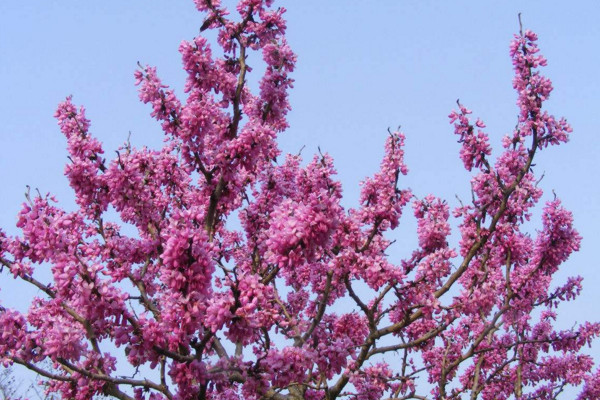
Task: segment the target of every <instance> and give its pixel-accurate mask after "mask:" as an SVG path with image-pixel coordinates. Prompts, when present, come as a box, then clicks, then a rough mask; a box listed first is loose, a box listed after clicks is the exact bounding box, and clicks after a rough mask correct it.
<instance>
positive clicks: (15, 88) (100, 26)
mask: <svg viewBox="0 0 600 400" xmlns="http://www.w3.org/2000/svg"><path fill="white" fill-rule="evenodd" d="M366 3H371V5H368V6H365V4H366ZM280 4H281V5H283V6H285V7H286V8H287V9H288V12H287V18H288V21H289V24H288V40H289V42H290V44H291V45H292V47H293V49H294V50H295V51H296V52H297V54H298V64H297V71H296V73H295V74H294V78H295V79H296V84H295V86H296V87H295V89H294V90H293V92H292V94H291V103H292V107H293V111H292V112H291V113H290V118H289V120H290V125H291V128H290V129H289V130H288V131H287V132H286V133H285V134H283V135H282V136H281V140H280V143H281V147H282V149H283V150H284V151H286V152H293V153H297V152H298V151H299V150H300V149H301V148H302V147H303V146H306V147H305V148H304V150H303V154H304V155H305V156H306V158H309V157H311V156H312V154H313V153H314V152H316V151H317V146H320V148H321V149H322V150H323V151H326V152H329V153H330V154H332V155H333V157H334V159H335V161H336V166H337V168H338V171H339V178H340V180H341V181H342V183H343V186H344V192H345V196H346V199H345V205H346V206H353V205H355V204H356V201H357V199H358V182H359V181H360V180H361V179H363V178H364V177H365V176H367V175H369V174H372V173H373V172H374V171H376V169H377V166H378V164H379V159H380V157H381V154H382V146H383V142H384V140H385V137H386V135H387V128H388V127H392V128H395V127H397V126H399V125H401V126H402V130H403V131H404V132H405V133H406V136H407V140H406V161H407V164H408V166H409V169H410V173H409V175H408V176H407V177H406V178H404V179H403V180H402V181H401V182H400V186H403V187H410V188H412V189H413V191H414V192H415V194H417V195H418V196H424V195H426V194H428V193H433V194H435V195H438V196H441V197H443V198H446V199H447V200H448V201H449V203H450V204H451V205H452V206H454V205H456V204H457V201H456V199H455V195H458V196H459V197H462V198H463V199H465V200H468V199H469V196H470V195H469V183H468V182H469V174H468V173H466V172H465V171H464V169H463V168H462V163H461V161H460V159H459V158H458V151H459V146H458V144H457V143H456V138H455V137H454V135H453V133H452V127H451V126H450V125H449V124H448V118H447V115H448V113H449V112H450V111H451V110H452V109H453V108H454V107H455V101H456V99H457V98H460V99H461V102H463V103H464V104H465V105H466V106H467V107H469V108H471V109H472V110H473V111H474V114H475V115H476V116H479V117H481V118H482V119H483V120H484V121H485V122H486V123H487V125H488V132H490V135H491V138H492V144H493V145H494V147H495V148H496V149H499V148H500V146H499V143H500V142H499V141H500V138H501V137H502V136H503V135H504V134H506V133H508V132H510V131H511V130H512V128H513V127H514V125H515V123H516V106H515V99H516V95H515V93H514V91H513V90H512V87H511V79H512V71H511V64H510V59H509V56H508V44H509V41H510V40H511V38H512V34H513V33H515V32H516V31H518V21H517V14H518V13H519V12H521V13H522V15H523V17H522V18H523V22H524V25H525V27H526V28H530V29H532V30H534V31H535V32H537V33H538V34H539V37H540V41H539V44H540V47H541V49H542V53H543V54H544V55H545V56H546V57H547V58H548V60H549V66H548V67H547V68H546V69H545V71H544V73H545V74H546V75H547V76H549V77H550V78H551V79H552V81H553V83H554V87H555V91H554V92H553V94H552V98H551V100H550V101H549V102H548V103H547V107H548V109H549V110H550V111H551V112H553V113H555V114H556V115H557V116H565V117H567V119H568V120H569V122H570V123H571V124H572V126H573V128H574V133H573V135H572V140H571V141H570V142H569V143H568V144H567V145H565V146H560V147H557V148H551V149H549V150H547V151H544V152H543V153H542V155H541V157H539V158H538V160H537V163H536V164H537V165H536V166H535V169H536V172H537V174H538V175H540V174H541V173H545V177H544V179H543V180H542V183H541V187H542V188H543V189H544V190H545V197H544V200H545V199H548V198H550V197H551V196H552V190H554V191H555V192H556V193H557V195H558V196H559V197H560V198H562V199H563V202H564V204H565V205H566V207H568V208H569V209H571V210H572V211H573V213H574V216H575V221H576V226H577V228H578V229H579V231H580V233H581V234H582V235H583V237H584V241H583V245H582V249H581V251H580V252H579V253H577V254H576V255H574V256H573V257H572V258H571V259H570V260H569V261H568V263H566V264H565V265H564V267H563V270H562V271H561V272H560V273H559V274H558V276H557V279H559V280H564V279H565V278H566V277H567V276H569V275H582V276H584V278H585V280H584V294H583V295H582V296H581V297H580V299H579V300H578V301H577V302H576V303H574V304H573V305H567V306H566V307H563V309H562V310H563V312H562V314H561V324H563V325H564V326H567V327H568V326H571V325H572V324H573V323H574V322H575V321H580V322H581V321H583V320H585V319H590V320H600V313H598V311H597V307H596V304H598V303H599V302H600V291H598V290H597V287H598V286H599V285H600V275H598V273H597V270H598V264H599V262H598V261H597V260H598V257H597V251H598V249H600V234H599V232H598V231H599V227H600V211H599V208H598V203H599V201H600V185H599V183H600V182H599V180H600V179H599V177H600V166H599V164H598V162H597V161H596V160H597V155H598V154H600V141H599V140H598V139H597V134H598V132H597V131H598V127H600V113H599V112H598V109H599V107H600V97H599V93H600V87H599V86H600V83H599V82H600V80H599V79H598V66H599V65H600V55H599V52H598V43H600V24H598V21H599V20H600V7H599V6H598V3H597V2H596V1H593V0H590V1H578V2H563V1H527V2H522V1H486V2H475V1H472V2H467V1H453V2H450V1H391V0H385V1H378V2H364V1H362V2H359V1H354V0H348V1H333V0H329V1H316V0H303V1H292V0H287V1H281V2H280ZM201 23H202V16H201V15H200V14H198V13H197V12H195V10H194V7H193V5H192V2H191V0H190V1H188V0H172V1H162V2H159V1H157V0H151V1H144V2H142V1H139V0H131V1H127V2H123V1H116V0H106V1H102V2H87V1H79V2H77V1H74V0H62V1H56V0H47V1H46V0H45V1H41V0H38V1H26V2H25V1H17V0H3V1H1V2H0V88H1V90H2V92H1V95H0V109H2V110H3V117H2V123H1V124H0V179H1V182H2V189H1V191H0V194H1V195H0V226H1V227H2V228H3V229H5V230H6V231H7V232H9V233H16V231H15V229H14V223H15V221H16V219H15V216H16V214H17V212H18V210H19V208H20V204H21V203H22V202H23V200H24V197H23V193H24V192H25V185H30V186H31V187H32V188H39V190H40V191H41V192H42V193H46V192H51V193H53V194H55V195H56V196H57V198H58V199H59V201H60V203H61V204H63V205H64V206H65V207H66V208H73V205H74V201H73V195H72V192H71V191H70V189H69V188H68V184H67V181H66V179H65V178H64V176H63V173H62V172H63V167H64V164H65V162H66V161H67V160H66V151H65V140H64V138H63V136H62V135H61V133H60V132H59V130H58V128H57V126H56V122H55V121H54V119H53V118H52V115H53V113H54V110H55V108H56V105H57V104H58V103H59V102H60V101H61V100H62V99H64V97H65V96H67V95H69V94H72V95H73V96H74V97H73V99H74V102H75V103H76V104H83V105H85V106H86V108H87V115H88V117H89V118H90V119H91V121H92V132H93V134H94V135H96V136H97V137H98V138H100V140H101V141H102V142H103V143H104V148H105V150H106V153H107V156H108V157H112V155H113V154H114V150H115V149H116V148H117V147H119V146H120V145H121V144H122V143H123V142H124V141H125V140H126V139H127V136H128V133H129V132H131V134H132V135H131V142H132V144H133V145H135V146H142V145H144V144H147V145H149V146H151V147H157V146H159V145H160V143H161V140H162V137H161V132H160V129H159V126H158V124H157V123H156V122H155V121H153V120H151V118H150V117H149V116H148V114H149V112H150V110H149V108H148V107H146V106H144V105H143V104H141V103H139V101H138V100H137V91H136V88H135V87H134V86H133V82H134V79H133V71H134V70H135V68H136V63H137V62H138V61H140V62H141V63H142V64H151V65H155V66H157V68H158V73H159V75H160V76H161V78H162V79H163V81H164V82H165V83H167V84H170V85H172V86H173V87H175V88H176V90H177V92H178V93H181V92H182V91H181V88H182V87H183V80H184V73H183V71H182V70H181V68H180V65H181V63H180V58H179V53H178V51H177V48H178V46H179V43H180V42H181V41H182V40H184V39H191V38H192V37H193V36H194V35H196V34H197V33H198V27H199V26H200V25H201ZM538 225H539V224H538V222H535V221H534V222H533V223H532V225H531V229H532V230H533V229H535V227H536V226H538ZM414 231H415V226H414V224H413V223H412V222H411V219H410V218H408V219H407V223H406V224H405V226H404V227H403V228H401V229H400V231H399V232H398V233H397V234H396V236H397V239H398V242H399V245H398V249H397V250H396V251H397V252H394V253H392V255H393V256H397V257H401V256H402V255H405V254H407V252H409V251H410V250H411V246H413V245H414V244H415V239H414ZM398 261H399V259H398ZM0 285H1V288H2V291H0V299H2V301H4V302H5V304H6V303H10V305H13V303H14V305H16V306H19V305H21V306H24V304H25V301H26V299H27V296H28V294H27V292H21V291H20V290H15V289H16V288H13V287H11V281H8V280H6V279H0ZM596 353H597V354H600V352H596Z"/></svg>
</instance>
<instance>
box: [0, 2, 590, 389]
mask: <svg viewBox="0 0 600 400" xmlns="http://www.w3.org/2000/svg"><path fill="white" fill-rule="evenodd" d="M271 3H272V0H241V1H240V2H239V4H238V6H237V12H238V13H239V17H236V18H231V17H230V16H229V13H228V11H227V10H226V9H225V8H224V7H223V6H221V5H220V2H219V1H217V0H212V1H211V0H196V6H197V8H198V9H199V10H200V11H201V12H204V13H205V14H206V18H205V22H204V24H203V25H202V27H201V31H204V30H206V29H215V30H217V32H218V44H219V46H220V48H221V49H220V50H221V54H220V57H216V56H214V55H213V50H212V49H211V47H210V46H209V44H208V42H207V40H206V39H204V38H202V37H197V38H195V39H193V40H192V41H191V42H183V43H182V45H181V47H180V52H181V54H182V58H183V66H184V69H185V71H186V72H187V74H188V77H187V81H186V85H185V92H186V94H187V98H186V100H185V102H181V101H180V100H179V99H178V98H177V97H176V96H175V94H174V92H173V91H172V90H170V89H169V88H168V87H167V86H166V85H164V84H163V83H162V82H161V81H160V79H159V78H158V76H157V73H156V70H155V69H154V68H152V67H149V66H147V67H143V66H141V67H140V69H139V70H138V71H137V72H136V73H135V77H136V83H137V85H138V86H139V88H140V89H139V93H140V99H141V100H142V101H143V102H144V103H149V104H150V106H151V107H152V114H151V115H152V116H153V117H154V118H155V119H157V120H158V121H159V122H160V123H161V125H162V128H163V130H164V132H165V135H166V141H165V145H164V147H163V148H162V149H160V150H150V149H147V148H142V149H135V148H132V147H131V146H130V145H125V146H124V147H123V148H121V149H120V150H119V151H118V152H117V157H116V158H115V159H114V160H112V161H107V160H106V159H105V158H103V149H102V146H101V144H100V142H99V141H98V140H96V139H95V138H93V137H92V136H91V135H90V133H89V126H90V123H89V121H88V120H87V119H86V117H85V111H84V109H83V108H77V107H76V106H75V105H74V104H73V103H72V102H71V98H67V99H66V101H65V102H63V103H61V104H60V105H59V107H58V110H57V112H56V118H57V119H58V123H59V126H60V129H61V131H62V132H63V134H64V135H65V136H66V138H67V141H68V152H69V159H70V163H69V164H68V165H67V167H66V171H65V173H66V175H67V177H68V179H69V181H70V185H71V187H72V188H73V190H74V191H75V194H76V200H77V204H78V209H77V210H76V211H74V212H66V211H64V210H62V209H60V208H59V207H58V206H57V204H56V201H55V200H54V199H53V198H52V197H51V196H49V195H48V196H41V195H38V196H35V197H31V196H29V195H28V196H27V202H26V203H25V204H24V205H23V208H22V211H21V212H20V213H19V217H18V224H17V225H18V227H19V228H20V229H21V231H22V234H21V235H20V236H16V237H9V236H7V235H6V234H5V233H3V232H2V231H0V262H1V263H2V266H3V269H4V270H5V271H7V272H9V273H10V274H12V275H13V276H14V278H15V279H16V280H17V281H19V282H23V283H24V284H30V285H33V286H35V287H36V288H37V289H38V290H39V293H40V297H36V298H34V299H33V300H32V304H31V307H30V309H29V312H28V313H27V314H22V313H19V312H17V311H15V310H10V309H5V308H1V309H0V310H1V312H0V325H1V326H2V336H1V339H0V360H2V362H3V364H4V365H5V366H6V365H10V364H20V365H22V366H24V367H26V368H29V369H30V370H33V371H35V372H37V373H38V374H40V375H41V376H43V377H45V378H47V380H46V383H45V384H46V387H47V391H48V393H57V394H58V395H60V396H62V397H63V398H69V399H71V398H74V399H89V398H92V397H93V396H95V395H104V396H112V397H115V398H118V399H143V398H150V399H164V398H167V399H182V400H184V399H185V400H187V399H221V398H223V399H237V398H244V399H259V398H264V399H315V400H316V399H328V400H333V399H337V398H342V399H343V398H345V399H359V400H371V399H373V400H374V399H380V398H391V399H411V398H413V399H430V398H436V399H463V398H465V399H466V398H470V399H477V398H482V399H507V398H516V399H534V398H541V399H552V398H555V397H556V396H557V395H558V394H559V393H560V392H561V391H563V389H564V388H565V387H566V386H578V387H580V389H581V394H580V396H579V399H596V398H599V397H600V374H599V373H598V372H593V371H592V370H593V362H592V359H591V357H589V356H586V355H583V354H581V353H580V351H581V349H582V347H584V346H585V345H587V344H589V343H590V342H591V340H592V339H593V338H595V337H596V336H598V334H600V325H599V324H595V323H584V324H583V325H581V326H578V327H575V328H573V329H571V330H567V331H557V330H555V329H554V328H553V326H552V322H553V320H554V319H555V317H556V311H555V309H556V307H557V305H558V304H559V303H560V302H561V301H566V300H571V299H573V298H574V297H576V296H577V295H578V294H579V292H580V290H581V278H572V279H570V280H568V282H567V283H566V284H565V285H563V286H560V287H558V288H551V286H550V284H551V279H552V275H553V274H554V273H555V272H556V271H557V269H558V267H559V266H560V264H561V263H562V262H564V261H565V260H566V259H567V258H568V257H569V255H570V254H571V252H573V251H575V250H577V249H578V247H579V242H580V237H579V235H578V233H577V231H576V230H575V229H574V228H573V227H572V217H571V214H570V213H569V212H568V211H567V210H565V209H564V208H563V207H562V206H561V203H560V201H559V200H558V199H554V200H553V201H550V202H548V203H547V204H546V205H545V206H544V209H543V216H542V219H543V228H542V229H541V230H540V231H539V232H537V234H536V235H535V237H531V236H530V235H529V234H527V233H526V232H525V231H524V228H523V224H524V223H525V222H526V221H527V220H529V218H530V215H531V211H532V208H533V207H534V206H535V205H536V203H537V202H538V200H539V199H540V197H541V195H542V191H541V189H540V188H539V187H538V185H537V181H536V177H535V176H534V173H533V169H532V167H533V160H534V157H535V155H536V153H537V152H538V151H542V150H544V149H546V148H547V147H548V146H551V145H558V144H560V143H563V142H566V141H567V139H568V134H569V133H570V132H571V128H570V127H569V125H568V124H567V122H566V121H565V120H564V119H556V118H555V117H554V116H552V115H551V114H549V113H548V112H547V111H546V110H545V109H544V108H543V104H544V101H545V100H546V99H547V98H548V96H549V95H550V92H551V90H552V86H551V83H550V80H548V79H547V78H545V77H544V76H542V75H541V74H540V73H539V68H540V67H543V66H544V65H545V64H546V60H545V59H544V58H543V57H542V56H541V55H539V53H538V48H537V45H536V39H537V37H536V35H535V34H534V33H532V32H530V31H525V32H520V33H519V34H518V35H516V36H515V39H514V41H513V42H512V43H511V47H510V56H511V58H512V60H513V65H514V70H515V78H514V80H513V86H514V88H515V89H516V91H517V94H518V101H517V104H518V107H519V115H518V124H517V126H516V128H515V130H514V131H513V132H512V134H510V135H507V136H506V137H505V138H504V139H503V142H502V147H503V149H502V150H501V152H499V153H498V154H497V156H496V157H495V159H494V160H492V159H491V154H492V148H491V146H490V144H489V140H488V136H487V134H486V133H485V132H484V130H483V129H484V128H485V125H484V123H483V122H482V121H481V120H479V119H477V120H475V122H473V121H472V119H471V118H470V117H469V115H470V114H471V111H469V110H468V109H467V108H466V107H465V106H463V105H462V104H460V103H458V109H457V111H453V112H452V113H451V114H450V121H451V123H452V124H454V130H455V133H456V134H457V135H458V138H459V143H460V144H461V150H460V157H461V159H462V161H463V162H464V166H465V168H466V169H467V170H469V171H473V170H474V176H473V179H472V181H471V183H472V192H473V198H472V202H471V203H470V204H468V205H464V204H463V205H461V206H460V207H458V208H456V209H454V210H452V214H453V217H454V218H456V219H457V220H458V221H460V226H459V229H460V236H461V240H460V244H459V246H458V248H456V249H454V248H451V247H450V245H449V243H448V236H449V235H450V231H451V229H450V212H451V210H450V208H449V206H448V204H447V203H446V202H445V201H443V200H441V199H438V198H436V197H434V196H431V195H430V196H426V197H425V198H422V199H419V198H415V196H413V195H412V194H411V193H410V191H408V190H402V189H399V188H398V184H399V183H401V176H402V175H405V174H406V173H407V168H406V166H405V165H404V162H403V150H402V146H403V141H404V136H403V134H402V133H400V132H392V133H390V135H389V137H388V139H387V141H386V143H385V155H384V158H383V161H382V162H381V169H380V171H379V172H377V173H376V174H375V175H374V176H373V177H372V178H369V179H366V180H365V181H364V183H363V185H362V189H361V196H360V205H359V207H358V208H356V209H350V210H345V209H344V208H343V207H342V206H341V205H340V200H341V187H340V184H339V182H337V181H335V179H334V176H335V170H334V167H333V163H332V160H331V158H330V157H329V156H328V155H326V154H320V155H318V156H315V157H314V158H313V159H312V161H310V162H309V163H308V164H306V165H305V164H303V163H302V160H301V159H300V157H299V156H290V155H288V156H286V157H285V159H284V160H282V159H281V158H280V152H279V150H278V147H277V144H276V141H275V140H276V136H277V134H278V133H280V132H282V131H284V130H285V129H286V128H287V122H286V113H287V111H288V110H289V108H290V106H289V104H288V100H287V98H288V95H287V92H288V90H289V89H290V88H291V86H292V82H293V81H292V79H291V78H290V76H289V74H290V73H291V72H292V71H293V69H294V63H295V55H294V53H293V52H292V51H291V49H290V48H289V46H288V45H287V43H286V41H285V38H284V33H285V22H284V20H283V18H282V14H283V11H284V10H283V9H281V8H279V9H274V8H272V7H271ZM252 51H255V52H260V53H262V57H263V60H264V63H265V64H266V69H265V72H264V75H263V76H262V78H261V79H260V89H259V92H258V93H252V92H251V91H250V90H249V88H248V85H247V80H248V74H249V73H250V71H251V68H250V66H249V65H248V64H247V60H248V58H247V57H248V54H249V53H250V52H252ZM278 158H279V159H278ZM278 160H279V161H278ZM409 203H412V207H413V210H414V215H415V217H416V218H417V221H418V229H417V235H418V239H419V240H418V242H419V245H418V248H417V249H415V250H414V252H413V253H412V255H411V256H410V257H409V258H408V259H406V260H402V261H400V262H396V263H393V262H392V261H391V260H388V258H387V256H386V254H385V252H386V249H387V248H388V247H389V246H390V244H391V243H390V241H389V240H388V239H386V236H385V234H386V232H388V231H390V230H393V229H395V228H396V227H397V226H398V224H399V220H400V217H401V214H402V211H403V209H404V208H405V206H407V204H409ZM111 209H114V210H116V212H117V213H118V215H119V216H120V219H121V221H122V222H123V223H126V224H130V225H133V226H135V228H137V233H136V234H135V235H133V236H127V235H126V234H125V233H124V231H123V229H122V228H123V226H122V224H119V223H114V222H110V219H111V218H110V213H111V211H110V210H111ZM236 218H237V220H239V221H240V222H241V228H240V230H236V229H232V227H231V225H232V224H227V221H230V220H232V219H236ZM48 266H50V269H51V271H52V276H53V280H52V282H44V281H43V280H42V279H41V278H40V277H39V273H36V270H35V268H36V267H37V268H38V269H40V268H42V269H43V268H47V267H48ZM339 304H344V305H345V307H343V308H341V307H336V305H339ZM348 304H351V306H347V305H348ZM48 362H50V365H51V367H48V365H49V364H48ZM127 363H128V364H130V365H131V366H132V367H133V368H135V370H136V372H135V373H134V374H133V375H132V376H124V375H123V365H124V364H127ZM140 368H141V369H142V371H145V372H144V373H141V372H140V371H139V369H140ZM141 375H145V376H143V377H142V376H141Z"/></svg>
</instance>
